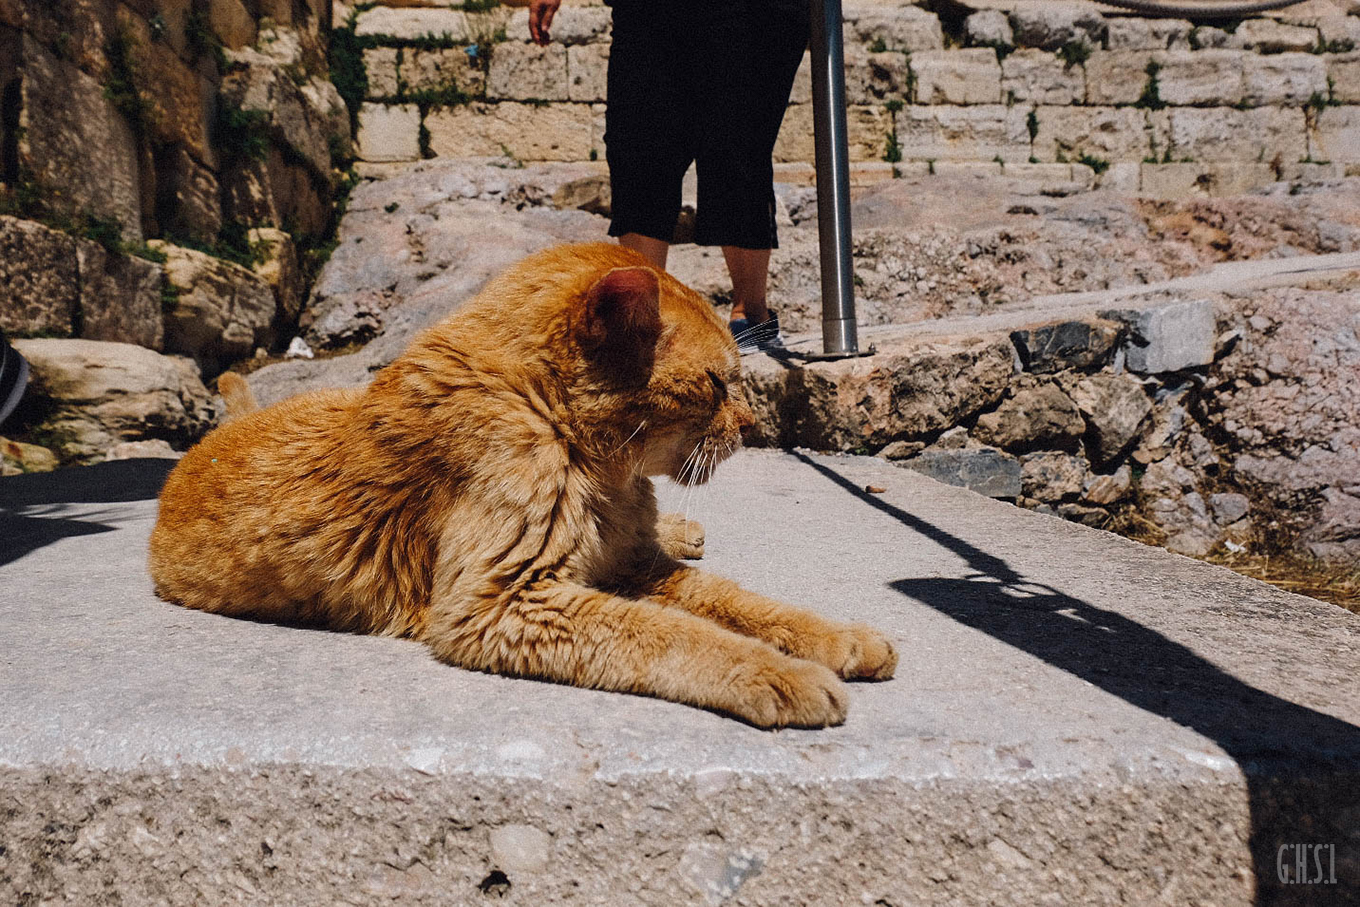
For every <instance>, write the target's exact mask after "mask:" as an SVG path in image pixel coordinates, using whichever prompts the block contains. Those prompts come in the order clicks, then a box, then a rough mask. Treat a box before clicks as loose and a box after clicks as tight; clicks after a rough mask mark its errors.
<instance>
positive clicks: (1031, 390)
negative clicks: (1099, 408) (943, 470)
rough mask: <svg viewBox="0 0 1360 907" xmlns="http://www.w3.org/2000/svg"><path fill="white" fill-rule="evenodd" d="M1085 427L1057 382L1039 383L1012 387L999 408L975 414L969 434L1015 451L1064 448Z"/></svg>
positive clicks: (1074, 406)
mask: <svg viewBox="0 0 1360 907" xmlns="http://www.w3.org/2000/svg"><path fill="white" fill-rule="evenodd" d="M1085 430H1086V422H1085V421H1084V420H1083V419H1082V417H1081V413H1080V412H1079V411H1078V410H1077V406H1076V404H1075V403H1073V402H1072V400H1071V399H1070V398H1069V397H1068V396H1067V395H1066V394H1064V393H1063V392H1062V390H1061V389H1059V388H1058V386H1057V385H1055V384H1052V383H1049V382H1040V383H1035V384H1031V385H1030V386H1027V387H1026V386H1020V387H1018V388H1015V389H1012V391H1011V395H1010V396H1009V397H1007V398H1006V399H1005V400H1003V401H1002V403H1001V405H1000V406H999V407H997V408H996V409H995V410H993V411H992V412H989V413H984V414H982V415H981V416H979V417H978V420H977V427H976V428H974V429H973V436H974V437H976V438H977V439H978V440H979V441H981V442H983V443H984V444H991V445H993V446H995V447H1001V448H1004V449H1005V450H1009V451H1012V452H1016V451H1028V450H1042V449H1044V448H1047V447H1066V446H1069V445H1070V444H1071V443H1072V442H1073V441H1075V440H1076V439H1077V438H1080V437H1081V436H1082V434H1083V433H1084V432H1085ZM1034 497H1038V495H1034Z"/></svg>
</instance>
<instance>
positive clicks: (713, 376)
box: [708, 369, 727, 403]
mask: <svg viewBox="0 0 1360 907" xmlns="http://www.w3.org/2000/svg"><path fill="white" fill-rule="evenodd" d="M708 380H709V381H712V382H713V390H714V392H715V393H716V394H717V395H718V402H719V403H722V402H724V401H725V400H727V382H726V381H724V380H723V379H722V378H720V377H718V373H717V372H715V371H713V369H709V370H708Z"/></svg>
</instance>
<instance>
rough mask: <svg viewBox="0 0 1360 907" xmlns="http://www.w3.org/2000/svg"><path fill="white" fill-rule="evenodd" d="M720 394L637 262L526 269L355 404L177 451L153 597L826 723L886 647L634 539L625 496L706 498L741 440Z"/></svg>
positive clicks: (789, 721) (668, 280)
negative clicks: (674, 492) (676, 488)
mask: <svg viewBox="0 0 1360 907" xmlns="http://www.w3.org/2000/svg"><path fill="white" fill-rule="evenodd" d="M739 381H740V365H739V359H738V354H737V348H736V345H735V344H734V343H733V341H732V338H731V336H730V335H729V334H728V331H727V330H726V328H725V326H724V325H723V323H722V322H721V320H719V318H718V317H717V316H716V315H715V314H714V312H713V309H712V307H711V306H710V305H708V304H707V303H706V302H705V301H704V300H703V299H702V298H701V297H699V296H698V295H697V294H696V293H694V292H693V291H692V290H690V289H688V288H687V287H685V286H683V285H682V284H681V283H679V282H678V281H676V280H675V279H674V278H672V277H671V276H670V275H668V274H665V273H658V272H657V271H655V270H653V269H652V268H651V267H649V266H648V265H647V264H646V263H645V261H644V259H643V258H642V257H641V256H639V255H637V254H635V253H633V252H630V251H628V250H626V249H623V248H621V247H619V246H614V245H607V244H595V245H584V246H567V247H562V248H557V249H552V250H549V251H547V252H542V253H539V254H537V255H534V256H532V257H530V258H529V259H527V260H525V261H524V262H522V263H520V264H519V265H518V266H516V267H514V268H512V269H510V270H509V271H508V272H506V273H505V274H502V275H501V276H500V277H498V278H496V279H495V280H493V281H492V282H491V283H490V284H488V286H487V287H486V289H485V290H484V291H483V292H482V293H481V294H480V295H478V296H477V297H476V298H475V299H473V300H472V301H470V302H469V303H468V304H467V305H466V306H464V307H463V308H462V309H461V310H460V311H459V312H457V313H456V314H455V315H454V316H452V317H451V318H449V319H448V320H446V321H445V322H443V323H442V324H439V325H437V326H436V327H433V328H431V329H429V330H427V331H426V332H424V333H423V334H422V335H420V336H419V337H418V338H417V339H416V340H415V342H413V343H412V344H411V346H410V348H409V349H407V350H406V352H405V353H404V354H402V356H401V357H400V358H398V359H397V360H396V361H395V362H393V363H392V364H391V365H390V366H388V367H387V368H385V369H383V370H382V371H381V372H380V373H379V374H378V376H377V378H376V380H374V382H373V383H372V385H370V386H369V387H367V388H365V389H355V390H334V391H319V392H315V393H310V394H304V395H302V396H299V397H295V398H293V399H290V400H286V401H284V402H282V403H279V404H277V405H275V406H272V407H270V408H268V409H265V410H262V411H259V412H255V413H251V414H249V415H244V416H241V417H239V418H236V419H233V420H232V421H230V422H228V423H227V424H225V425H223V426H222V427H220V428H218V429H217V430H216V431H214V432H213V433H211V434H210V435H208V437H206V438H205V439H204V440H203V442H202V443H201V444H199V445H198V446H197V447H195V448H194V449H193V450H191V451H189V453H188V454H187V455H186V456H185V457H184V459H183V460H181V461H180V463H179V465H178V466H177V467H176V468H175V470H174V472H172V473H171V475H170V477H169V479H168V480H167V482H166V484H165V490H164V491H163V492H162V494H161V505H160V506H161V509H160V518H159V520H158V521H157V523H156V528H155V531H154V532H153V533H152V536H151V574H152V577H153V578H154V579H155V582H156V590H157V592H158V593H159V594H160V595H161V596H162V597H164V598H166V599H168V600H170V601H174V602H177V603H179V604H182V605H185V606H187V607H190V608H199V609H202V610H205V611H216V612H219V613H222V614H229V615H240V616H249V617H252V618H257V619H263V620H277V621H289V622H298V621H301V622H307V623H320V624H323V625H325V626H329V627H332V628H335V629H340V630H352V631H356V632H363V633H377V634H383V635H389V636H410V637H413V638H415V639H419V640H422V641H423V642H425V643H426V644H428V645H429V646H430V648H431V649H432V650H433V651H434V652H435V654H436V655H437V656H438V657H439V658H441V659H443V660H444V661H447V662H449V663H450V664H455V665H459V666H462V667H465V668H472V669H475V670H482V671H493V672H496V673H501V674H512V675H517V676H522V677H536V678H543V679H548V680H555V681H560V682H563V683H571V684H576V685H578V686H584V687H593V688H596V689H603V690H620V691H625V692H631V693H643V694H649V695H652V696H659V697H661V698H663V699H670V700H674V701H677V702H684V703H690V704H693V705H697V706H703V707H707V708H712V709H718V710H721V711H724V712H728V713H730V714H732V715H735V716H738V717H740V718H742V719H745V720H746V721H749V722H751V723H752V724H756V725H759V726H761V727H777V726H783V725H797V726H805V727H821V726H824V725H830V724H838V723H840V722H841V721H843V720H844V719H845V713H846V706H847V700H846V694H845V690H844V687H843V686H842V684H841V682H840V680H838V679H837V675H839V676H840V677H845V678H871V679H875V680H883V679H886V678H889V677H891V676H892V673H893V669H894V668H895V666H896V664H897V655H896V653H895V652H894V651H893V647H892V645H891V644H890V643H889V642H888V641H887V640H886V639H885V638H884V637H883V636H881V635H880V634H878V633H876V632H874V631H873V630H870V629H868V628H866V627H862V626H850V625H843V624H838V623H834V622H832V621H828V620H825V619H823V618H821V617H818V616H816V615H814V614H811V613H809V612H806V611H802V610H798V609H795V608H792V607H789V606H787V605H783V604H780V603H779V602H776V601H772V600H771V599H768V598H765V597H763V596H760V595H756V594H754V593H751V592H747V591H745V590H743V589H741V588H740V587H738V586H737V585H736V584H735V583H732V582H730V581H728V580H725V579H721V578H718V577H715V576H711V575H709V574H706V573H703V572H700V571H699V570H696V569H694V568H692V567H688V566H684V565H682V564H680V563H678V562H677V561H676V560H674V559H673V558H672V557H671V553H685V551H686V549H688V548H693V547H694V543H695V540H694V539H693V538H692V537H688V538H686V537H684V536H686V535H687V533H686V529H687V527H686V526H685V525H684V523H683V521H679V522H675V521H672V522H670V523H667V524H666V526H667V527H668V528H669V531H670V533H671V534H672V535H674V536H676V538H673V539H670V540H669V542H668V540H667V539H665V538H663V537H662V536H661V535H660V534H659V531H658V515H657V509H656V500H655V496H654V493H653V489H652V483H651V481H650V479H648V478H647V477H648V476H658V475H666V476H670V477H671V478H673V479H676V480H679V481H699V482H702V481H706V480H707V479H708V477H709V475H710V474H711V472H712V469H713V467H714V466H715V465H716V464H717V463H718V462H719V461H720V460H722V459H723V458H725V457H726V456H728V455H729V454H731V453H732V451H733V450H735V449H736V448H737V446H738V445H739V444H740V431H741V429H742V428H743V427H745V426H748V425H750V424H751V423H752V415H751V410H750V408H749V407H748V406H747V404H746V402H745V401H744V400H743V397H742V393H741V388H740V385H739ZM228 383H229V388H228V391H229V393H232V396H234V397H236V398H238V399H239V398H240V394H239V393H237V391H239V390H240V388H239V387H237V388H235V389H234V390H233V389H232V388H231V387H230V384H231V379H229V382H228ZM247 397H248V395H247ZM691 536H692V534H691ZM663 546H664V547H668V548H670V549H671V553H668V552H667V551H666V550H664V548H663ZM691 553H692V552H691Z"/></svg>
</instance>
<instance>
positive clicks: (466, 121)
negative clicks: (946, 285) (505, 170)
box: [349, 2, 1360, 197]
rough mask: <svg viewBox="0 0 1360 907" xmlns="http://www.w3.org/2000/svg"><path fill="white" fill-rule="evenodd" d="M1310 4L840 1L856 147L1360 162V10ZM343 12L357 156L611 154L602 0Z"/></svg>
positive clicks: (1144, 186)
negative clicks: (540, 12)
mask: <svg viewBox="0 0 1360 907" xmlns="http://www.w3.org/2000/svg"><path fill="white" fill-rule="evenodd" d="M1304 9H1305V10H1307V11H1306V12H1305V13H1300V14H1298V15H1297V16H1294V17H1291V16H1290V14H1289V12H1288V11H1285V13H1284V15H1283V17H1282V18H1279V19H1271V18H1254V19H1248V20H1246V21H1243V22H1240V23H1239V24H1236V25H1235V26H1234V25H1227V26H1225V25H1223V23H1219V26H1218V27H1214V26H1210V25H1196V24H1195V23H1192V22H1189V21H1185V20H1168V19H1145V18H1139V17H1136V16H1123V15H1108V16H1106V15H1102V14H1100V13H1097V12H1095V11H1094V7H1091V6H1089V5H1075V4H1064V3H1060V2H1059V3H1044V4H1033V5H1030V6H1022V7H1020V8H1017V9H1016V10H1015V11H1014V12H1011V13H1009V14H1006V13H1003V12H1000V11H998V10H983V11H979V12H975V13H973V14H971V15H966V14H961V15H959V16H957V17H954V18H952V19H951V18H948V17H946V18H945V19H943V20H942V19H941V17H940V16H938V15H936V14H935V13H932V12H928V11H927V10H925V9H922V8H920V7H918V6H913V5H906V4H898V5H894V4H891V3H888V4H884V3H872V4H868V3H854V2H847V3H846V4H845V57H846V87H847V96H848V100H849V111H848V133H849V144H850V155H851V158H852V160H855V161H860V162H873V161H879V162H886V163H888V164H893V165H895V166H896V168H897V172H898V173H915V172H917V171H920V172H926V171H931V170H934V169H935V168H937V167H949V168H950V169H958V168H960V167H965V168H981V169H986V170H995V171H997V172H1000V171H1002V170H1003V168H1005V167H1008V166H1009V167H1012V168H1014V167H1015V166H1017V165H1021V164H1029V163H1062V162H1078V161H1080V162H1085V163H1086V164H1088V165H1090V166H1091V167H1092V168H1093V169H1094V170H1096V171H1097V172H1098V175H1099V179H1100V181H1101V183H1102V184H1103V185H1106V186H1108V187H1110V188H1114V189H1117V190H1119V191H1124V192H1139V193H1142V194H1146V195H1153V196H1159V197H1180V196H1184V195H1186V194H1204V195H1228V194H1233V193H1236V192H1241V191H1243V190H1244V189H1248V188H1252V187H1255V186H1258V185H1263V184H1265V183H1268V182H1271V181H1273V180H1276V179H1279V178H1280V177H1281V176H1282V175H1283V176H1290V175H1296V174H1298V173H1299V172H1300V171H1301V170H1310V171H1314V172H1315V175H1319V174H1320V175H1337V176H1340V175H1343V174H1344V173H1346V172H1348V171H1349V172H1360V17H1357V16H1348V15H1341V14H1339V9H1338V14H1336V15H1321V16H1320V15H1318V13H1317V11H1316V7H1312V8H1311V9H1310V8H1304ZM349 27H350V28H351V29H353V33H354V35H355V36H356V38H357V39H358V40H357V45H358V50H357V51H356V52H359V53H362V63H363V70H364V72H365V74H366V88H365V89H364V101H363V107H362V110H361V111H360V113H359V125H360V134H359V155H360V157H361V158H363V159H364V160H367V161H375V162H378V161H403V160H416V159H418V158H420V157H422V156H424V157H434V156H495V155H502V154H504V155H507V156H510V157H513V158H516V159H519V160H523V161H584V160H596V159H603V157H604V139H603V131H604V101H605V72H606V68H607V66H608V57H609V35H610V13H609V10H608V8H606V7H602V6H564V7H563V8H562V9H561V10H560V11H559V12H558V14H557V18H556V20H555V21H554V24H553V41H552V43H551V44H549V45H548V46H547V47H537V46H535V45H533V44H531V43H529V41H528V16H527V12H526V11H524V10H516V11H513V12H511V11H509V10H506V9H504V8H496V9H492V10H488V11H484V12H469V11H466V10H462V9H451V8H425V9H411V8H388V7H384V6H379V7H376V8H373V9H369V10H367V11H365V12H361V13H358V14H357V15H356V16H355V17H354V19H353V21H352V22H351V23H350V25H349ZM775 157H776V160H777V161H779V162H782V163H784V164H786V165H789V166H787V167H786V168H784V169H785V170H786V171H787V172H792V173H795V174H796V173H800V172H802V171H800V168H799V167H798V166H797V165H800V164H801V165H807V164H809V163H810V162H811V161H812V159H813V144H812V112H811V86H810V79H809V75H808V72H807V63H806V61H805V64H804V71H803V72H802V73H801V74H800V77H799V81H798V83H797V85H796V87H795V89H794V94H793V98H792V103H791V105H790V107H789V111H788V114H787V115H786V118H785V122H784V128H783V131H782V133H781V135H780V138H779V142H778V144H777V146H776V148H775ZM804 169H806V168H805V166H804ZM879 172H880V174H881V175H891V173H892V172H893V171H892V170H891V169H890V168H884V169H883V170H881V171H879Z"/></svg>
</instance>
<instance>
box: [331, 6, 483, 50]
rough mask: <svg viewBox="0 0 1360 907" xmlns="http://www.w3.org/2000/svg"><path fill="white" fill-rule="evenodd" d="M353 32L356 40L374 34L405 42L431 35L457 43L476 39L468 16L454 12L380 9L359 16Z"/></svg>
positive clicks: (380, 7) (443, 10) (457, 11)
mask: <svg viewBox="0 0 1360 907" xmlns="http://www.w3.org/2000/svg"><path fill="white" fill-rule="evenodd" d="M354 31H355V34H357V35H358V36H359V37H367V36H369V35H376V36H386V37H388V38H396V39H399V40H406V41H416V40H420V39H422V38H426V37H428V36H430V35H434V36H436V37H441V38H447V39H448V40H449V41H450V42H451V43H456V44H461V43H469V44H470V43H474V42H475V41H476V40H477V39H476V38H475V37H474V36H473V27H472V23H471V22H470V21H469V18H468V14H467V13H465V12H463V11H462V10H453V9H423V8H415V7H412V8H395V7H389V6H379V7H375V8H373V9H370V10H367V11H365V12H363V13H361V14H360V15H359V20H358V22H357V23H356V25H355V30H354Z"/></svg>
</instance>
